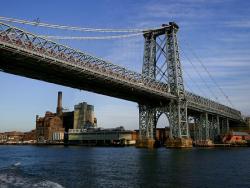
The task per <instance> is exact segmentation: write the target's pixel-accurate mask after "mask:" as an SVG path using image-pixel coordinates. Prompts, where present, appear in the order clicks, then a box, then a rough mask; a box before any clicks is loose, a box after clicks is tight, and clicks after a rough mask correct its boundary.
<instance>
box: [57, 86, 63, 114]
mask: <svg viewBox="0 0 250 188" xmlns="http://www.w3.org/2000/svg"><path fill="white" fill-rule="evenodd" d="M56 114H57V115H58V116H62V92H61V91H59V92H58V97H57V108H56Z"/></svg>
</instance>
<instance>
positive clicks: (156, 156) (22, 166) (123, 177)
mask: <svg viewBox="0 0 250 188" xmlns="http://www.w3.org/2000/svg"><path fill="white" fill-rule="evenodd" d="M0 187H1V188H2V187H3V188H5V187H11V188H12V187H25V188H26V187H53V188H54V187H59V188H60V187H73V188H76V187H86V188H91V187H105V188H106V187H115V188H116V187H142V188H144V187H152V188H155V187H185V188H187V187H197V188H198V187H213V188H216V187H227V188H229V187H250V148H217V149H208V148H206V149H205V148H203V149H197V148H193V149H166V148H159V149H155V150H148V149H137V148H134V147H124V148H119V147H117V148H112V147H77V146H74V147H73V146H69V147H64V146H3V145H2V146H0Z"/></svg>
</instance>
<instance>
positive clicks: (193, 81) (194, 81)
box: [183, 68, 206, 96]
mask: <svg viewBox="0 0 250 188" xmlns="http://www.w3.org/2000/svg"><path fill="white" fill-rule="evenodd" d="M183 71H184V73H185V74H186V75H187V76H188V78H189V79H190V80H191V82H192V83H194V84H195V85H196V87H197V88H198V89H199V91H200V92H201V94H202V95H204V96H206V94H205V92H204V91H203V90H202V89H201V88H200V86H199V85H198V83H197V82H196V80H194V79H193V78H192V77H191V75H190V74H189V73H188V72H187V71H186V70H185V69H184V68H183Z"/></svg>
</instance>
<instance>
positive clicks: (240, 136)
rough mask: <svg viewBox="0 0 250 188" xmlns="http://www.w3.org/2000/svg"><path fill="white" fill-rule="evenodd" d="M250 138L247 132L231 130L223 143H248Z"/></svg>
mask: <svg viewBox="0 0 250 188" xmlns="http://www.w3.org/2000/svg"><path fill="white" fill-rule="evenodd" d="M249 140H250V135H249V134H248V133H247V132H239V131H238V132H236V131H231V132H230V133H229V134H227V135H225V136H224V137H223V143H227V144H246V143H247V141H249Z"/></svg>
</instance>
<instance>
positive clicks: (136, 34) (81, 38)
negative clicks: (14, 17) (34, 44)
mask: <svg viewBox="0 0 250 188" xmlns="http://www.w3.org/2000/svg"><path fill="white" fill-rule="evenodd" d="M136 36H141V33H133V34H128V35H111V36H93V37H89V36H77V37H71V36H53V35H48V36H47V35H40V36H39V37H43V38H47V39H53V40H109V39H122V38H129V37H136Z"/></svg>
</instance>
